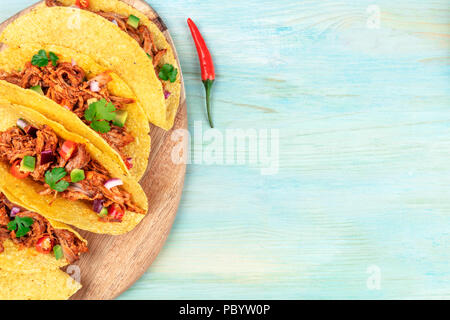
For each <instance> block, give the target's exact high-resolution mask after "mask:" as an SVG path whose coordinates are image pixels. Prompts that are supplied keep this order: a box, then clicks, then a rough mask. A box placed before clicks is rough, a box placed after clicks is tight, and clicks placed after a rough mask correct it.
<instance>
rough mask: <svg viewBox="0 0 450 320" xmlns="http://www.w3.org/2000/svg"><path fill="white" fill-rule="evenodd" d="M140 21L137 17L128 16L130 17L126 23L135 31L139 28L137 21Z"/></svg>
mask: <svg viewBox="0 0 450 320" xmlns="http://www.w3.org/2000/svg"><path fill="white" fill-rule="evenodd" d="M140 20H141V19H139V18H138V17H136V16H133V15H130V16H129V17H128V21H127V23H128V24H129V25H130V26H132V27H133V28H135V29H137V28H138V27H139V21H140Z"/></svg>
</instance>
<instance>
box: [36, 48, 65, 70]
mask: <svg viewBox="0 0 450 320" xmlns="http://www.w3.org/2000/svg"><path fill="white" fill-rule="evenodd" d="M49 57H50V61H51V62H52V64H53V66H55V67H56V66H57V65H58V60H59V57H58V56H57V55H56V54H55V53H53V52H51V51H50V52H49V54H48V56H47V52H46V51H45V50H39V52H38V53H37V54H35V55H34V56H33V58H31V64H32V65H33V66H36V67H40V68H42V67H46V66H48V62H49Z"/></svg>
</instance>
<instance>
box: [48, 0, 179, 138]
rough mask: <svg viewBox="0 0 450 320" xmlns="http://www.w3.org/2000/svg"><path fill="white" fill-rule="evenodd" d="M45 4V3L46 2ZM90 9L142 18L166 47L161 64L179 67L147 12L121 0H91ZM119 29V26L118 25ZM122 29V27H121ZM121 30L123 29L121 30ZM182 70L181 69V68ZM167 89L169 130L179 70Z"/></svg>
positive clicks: (69, 2) (157, 42) (161, 46)
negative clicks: (169, 93) (168, 94)
mask: <svg viewBox="0 0 450 320" xmlns="http://www.w3.org/2000/svg"><path fill="white" fill-rule="evenodd" d="M59 2H61V3H62V4H64V5H66V6H72V5H75V3H76V0H59ZM44 5H45V4H44ZM89 10H92V11H105V12H115V13H118V14H121V15H123V16H129V15H134V16H136V17H138V18H139V19H140V22H141V23H142V24H144V25H145V26H146V27H148V29H149V30H150V32H151V33H152V34H153V36H154V41H155V46H156V47H157V48H158V50H162V49H166V50H167V53H166V54H165V55H164V57H163V59H162V60H161V62H160V66H162V65H164V64H166V63H168V64H171V65H173V66H174V67H176V68H178V63H177V60H176V59H175V55H174V52H173V49H172V46H171V45H170V44H169V43H168V42H167V40H166V37H165V36H164V34H163V33H162V32H161V30H160V29H159V28H158V26H157V25H156V24H155V23H153V22H152V21H151V20H150V19H149V18H148V17H147V16H146V15H145V14H143V13H142V12H140V11H139V10H137V9H135V8H134V7H132V6H130V5H128V4H126V3H125V2H123V1H120V0H90V1H89ZM116 28H117V29H119V28H118V27H116ZM119 30H120V29H119ZM120 31H121V30H120ZM179 71H180V70H179ZM165 85H166V89H167V90H168V91H169V92H171V95H170V97H169V99H167V100H166V121H167V125H166V126H164V127H163V128H164V129H166V130H168V129H170V128H172V126H173V123H174V120H175V116H176V113H177V110H178V106H179V103H180V94H181V76H180V72H178V76H177V80H176V81H175V82H174V83H171V82H170V81H166V82H165Z"/></svg>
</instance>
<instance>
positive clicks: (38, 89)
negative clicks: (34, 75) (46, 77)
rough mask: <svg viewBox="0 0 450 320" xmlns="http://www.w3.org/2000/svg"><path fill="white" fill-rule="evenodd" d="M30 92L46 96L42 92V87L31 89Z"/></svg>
mask: <svg viewBox="0 0 450 320" xmlns="http://www.w3.org/2000/svg"><path fill="white" fill-rule="evenodd" d="M30 90H33V91H35V92H37V93H39V94H40V95H44V91H42V87H41V86H34V87H31V88H30Z"/></svg>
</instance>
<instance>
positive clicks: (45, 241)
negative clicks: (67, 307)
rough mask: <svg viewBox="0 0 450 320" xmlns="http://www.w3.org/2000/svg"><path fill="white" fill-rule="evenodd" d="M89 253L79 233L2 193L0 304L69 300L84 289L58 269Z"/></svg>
mask: <svg viewBox="0 0 450 320" xmlns="http://www.w3.org/2000/svg"><path fill="white" fill-rule="evenodd" d="M87 251H88V248H87V242H86V241H85V240H84V239H82V238H81V236H80V235H79V234H78V233H77V232H75V231H74V230H72V229H70V228H69V227H68V226H66V225H64V224H62V223H59V222H56V221H51V220H48V219H46V218H45V217H43V216H42V215H40V214H39V213H36V212H34V211H33V210H30V209H29V208H26V207H25V206H24V205H22V204H19V202H18V201H17V200H15V199H14V196H13V195H10V194H8V195H7V194H6V193H4V192H3V191H2V190H1V189H0V300H25V299H33V300H35V299H58V300H59V299H67V298H69V297H70V296H72V295H73V294H74V293H75V292H77V291H78V290H79V289H80V288H81V285H80V284H79V283H78V282H76V281H74V280H73V279H72V278H71V277H70V276H69V275H67V274H66V273H64V272H62V271H61V270H59V269H60V268H62V267H64V266H66V265H68V264H71V263H73V262H75V261H76V260H78V259H79V257H80V255H81V254H83V253H85V252H87Z"/></svg>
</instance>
